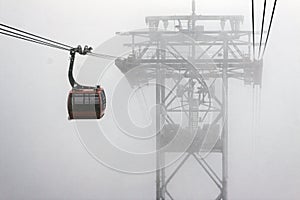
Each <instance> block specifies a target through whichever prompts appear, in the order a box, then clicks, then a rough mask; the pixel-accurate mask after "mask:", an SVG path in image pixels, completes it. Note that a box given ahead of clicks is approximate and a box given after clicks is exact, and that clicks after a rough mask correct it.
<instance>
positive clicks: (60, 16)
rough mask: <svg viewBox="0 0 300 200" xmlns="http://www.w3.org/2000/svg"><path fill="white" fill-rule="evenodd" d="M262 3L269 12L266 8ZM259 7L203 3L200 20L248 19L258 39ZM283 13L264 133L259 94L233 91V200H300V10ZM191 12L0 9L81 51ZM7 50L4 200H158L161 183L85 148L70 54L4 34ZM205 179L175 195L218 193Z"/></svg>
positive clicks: (181, 185) (173, 2)
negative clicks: (71, 109)
mask: <svg viewBox="0 0 300 200" xmlns="http://www.w3.org/2000/svg"><path fill="white" fill-rule="evenodd" d="M256 2H257V4H256V6H257V11H262V5H263V0H259V1H258V0H257V1H256ZM272 2H273V1H272ZM258 4H259V5H258ZM269 4H270V5H271V2H270V3H269ZM250 5H251V4H250V0H249V1H248V0H226V1H224V0H210V1H204V0H198V1H197V13H198V14H203V15H206V14H207V15H210V14H211V15H219V14H220V15H223V14H224V15H229V14H234V15H244V16H245V22H244V25H243V29H244V30H250V18H249V16H250ZM270 5H269V6H270ZM277 8H278V9H277V11H276V15H275V19H274V24H273V29H272V33H271V36H270V41H269V46H268V49H267V52H266V55H265V58H264V73H263V88H262V90H261V101H260V108H261V110H260V112H255V113H256V116H255V118H256V123H255V124H253V118H254V117H253V115H254V112H253V111H254V110H255V109H253V96H252V94H253V91H252V89H251V88H250V87H245V86H244V85H243V83H241V82H238V81H231V82H230V90H229V93H230V97H229V99H230V103H229V123H230V124H229V130H230V131H229V134H230V139H229V144H230V148H229V154H230V157H229V197H230V199H233V200H241V199H242V200H286V199H289V200H297V199H299V194H300V192H299V187H300V111H299V110H300V107H299V105H298V102H300V90H299V87H300V80H299V77H300V64H299V63H300V55H299V52H300V37H299V35H300V13H299V11H300V2H299V1H296V0H285V1H278V7H277ZM190 12H191V3H190V1H187V0H127V1H124V0H110V1H99V0H98V1H96V0H85V1H77V0H76V1H74V0H73V1H72V0H43V1H38V0H24V1H18V0H0V19H1V22H3V23H6V24H9V25H12V26H16V27H19V28H22V29H25V30H28V31H31V32H33V33H37V34H40V35H42V36H45V37H49V38H53V39H55V40H58V41H62V42H64V43H67V44H70V45H74V46H75V45H78V44H82V45H85V44H88V45H91V46H94V47H97V46H99V45H100V44H101V43H103V42H104V41H107V40H108V39H110V38H112V37H113V36H114V35H115V32H118V31H126V30H133V29H140V28H145V20H144V18H145V16H148V15H174V14H177V15H179V14H190ZM267 13H268V14H270V9H268V12H267ZM257 22H259V23H260V20H258V21H257ZM0 44H1V49H0V55H1V56H0V58H1V64H0V91H1V92H2V94H1V95H0V96H1V100H0V102H1V103H0V110H1V114H0V199H1V200H2V199H3V200H7V199H16V200H18V199H20V200H23V199H24V200H25V199H26V200H27V199H30V200H31V199H49V200H50V199H51V200H52V199H57V200H60V199H78V200H84V199H91V200H94V199H114V200H115V199H117V200H118V199H128V200H133V199H136V200H138V199H149V200H150V199H154V194H155V193H154V190H155V179H154V178H155V177H154V174H145V175H128V174H122V173H119V172H116V171H114V170H111V169H109V168H107V167H105V166H103V165H101V164H99V163H98V162H97V161H96V160H95V159H93V158H92V157H91V156H90V155H89V154H88V153H87V151H86V150H85V148H84V147H83V145H82V144H81V143H80V140H79V138H78V136H77V133H76V130H75V125H74V123H73V122H70V121H68V120H67V112H66V98H67V94H68V92H69V90H70V86H69V83H68V79H67V68H68V61H69V60H68V57H69V55H68V53H66V52H63V51H58V50H55V49H49V48H45V47H42V46H38V45H34V44H31V43H27V42H23V41H19V40H15V39H11V38H7V37H4V36H1V35H0ZM100 53H101V52H100ZM84 59H85V58H80V59H78V62H77V63H76V65H77V66H80V65H82V64H83V63H84V61H85V60H84ZM77 70H78V69H77ZM111 81H114V80H111ZM107 93H108V96H110V95H111V94H109V91H107ZM257 102H259V101H258V100H257ZM120 103H122V102H120ZM201 175H202V172H199V171H198V168H197V169H196V167H194V166H193V165H192V163H191V165H190V167H186V170H185V171H182V172H181V173H180V174H179V175H178V177H177V181H178V182H177V185H176V184H173V185H171V186H170V187H171V188H172V190H173V191H175V193H176V194H178V195H179V196H180V195H181V198H182V199H184V197H183V196H182V195H184V194H187V196H185V198H187V199H195V198H193V197H194V196H195V195H199V194H202V192H203V190H208V191H210V189H209V186H211V185H212V184H211V185H209V186H206V185H205V181H204V180H207V179H203V180H202V179H201ZM195 177H199V178H198V180H196V181H195ZM201 189H202V190H201ZM211 192H214V190H212V191H211Z"/></svg>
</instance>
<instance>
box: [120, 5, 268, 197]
mask: <svg viewBox="0 0 300 200" xmlns="http://www.w3.org/2000/svg"><path fill="white" fill-rule="evenodd" d="M243 20H244V18H243V16H205V15H196V13H195V2H193V12H192V15H187V16H152V17H146V23H147V25H148V29H147V30H143V31H133V32H124V33H118V34H119V35H123V36H130V37H131V38H132V42H131V43H128V44H124V45H127V46H129V47H132V53H131V54H130V56H129V57H128V58H127V59H117V60H116V65H117V67H118V68H119V69H120V70H121V71H122V72H123V73H124V74H125V75H126V76H127V78H128V81H129V82H130V83H132V85H133V87H134V85H139V84H144V83H146V82H148V81H150V80H155V81H156V104H157V105H160V107H161V109H158V110H157V113H156V128H157V135H156V148H157V160H156V169H157V170H156V199H157V200H164V199H176V196H174V195H173V194H172V191H169V190H168V184H169V183H170V182H171V181H173V178H174V177H175V176H176V174H177V173H178V171H179V170H180V169H181V168H182V166H183V165H184V164H185V163H186V161H187V160H188V159H192V158H193V159H195V160H196V162H197V163H198V164H199V167H200V169H201V168H202V170H204V171H205V172H206V173H207V175H208V176H209V177H210V179H211V181H213V182H214V183H215V186H216V187H217V188H218V189H219V193H218V194H216V195H215V199H216V200H221V199H222V200H227V199H228V195H227V188H228V187H227V186H228V183H227V181H228V135H229V132H228V120H227V119H228V87H229V82H228V81H229V79H238V80H241V81H244V83H245V84H247V85H253V86H259V87H260V86H261V75H262V67H263V64H262V61H256V60H254V56H253V52H252V48H251V46H252V45H253V43H252V31H243V30H241V25H242V23H243ZM202 22H208V23H217V24H218V28H217V29H216V27H214V28H215V29H214V30H206V26H204V25H202ZM171 25H173V26H174V30H169V26H171ZM161 26H162V28H160V27H161ZM139 38H143V40H140V39H139ZM130 74H131V75H130ZM132 74H133V75H132ZM217 83H218V84H217ZM166 86H167V87H166ZM166 88H171V89H169V90H167V89H166ZM176 101H179V102H181V104H180V105H175V102H176ZM176 114H179V115H184V116H185V118H186V120H181V121H180V122H178V119H179V118H180V117H178V116H176ZM209 116H211V117H209ZM207 118H210V120H208V119H207ZM183 121H186V122H187V123H184V122H183ZM181 122H182V123H181ZM161 126H163V127H161ZM169 143H172V144H171V145H168V144H169ZM189 144H190V145H189ZM186 146H188V147H187V148H185V147H186ZM164 147H165V148H164ZM162 148H163V149H164V150H163V151H159V150H160V149H162ZM168 153H182V154H183V157H182V160H180V162H179V164H178V166H177V167H176V168H175V170H174V171H171V172H168V173H167V170H168V168H166V167H164V162H165V159H166V157H167V156H168ZM205 153H206V154H208V153H211V154H219V155H221V156H219V158H220V159H221V160H220V165H221V167H220V169H221V172H218V171H216V170H215V169H213V167H212V166H211V165H210V164H209V163H208V162H207V161H206V158H205V156H202V155H205ZM167 174H169V176H167ZM178 184H180V183H178ZM199 198H200V197H199Z"/></svg>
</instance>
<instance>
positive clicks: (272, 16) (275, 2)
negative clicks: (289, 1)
mask: <svg viewBox="0 0 300 200" xmlns="http://www.w3.org/2000/svg"><path fill="white" fill-rule="evenodd" d="M276 4H277V0H275V1H274V5H273V10H272V15H271V20H270V24H269V29H268V34H267V38H266V42H265V46H264V51H263V54H262V57H263V56H264V54H265V51H266V48H267V44H268V41H269V36H270V32H271V27H272V24H273V18H274V13H275V9H276Z"/></svg>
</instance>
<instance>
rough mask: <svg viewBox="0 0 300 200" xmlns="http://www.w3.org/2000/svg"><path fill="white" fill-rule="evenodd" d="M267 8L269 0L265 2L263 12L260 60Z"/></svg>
mask: <svg viewBox="0 0 300 200" xmlns="http://www.w3.org/2000/svg"><path fill="white" fill-rule="evenodd" d="M266 7H267V0H265V1H264V11H263V18H262V24H261V32H260V41H259V51H258V59H259V58H260V53H261V46H262V39H263V33H264V26H265V16H266Z"/></svg>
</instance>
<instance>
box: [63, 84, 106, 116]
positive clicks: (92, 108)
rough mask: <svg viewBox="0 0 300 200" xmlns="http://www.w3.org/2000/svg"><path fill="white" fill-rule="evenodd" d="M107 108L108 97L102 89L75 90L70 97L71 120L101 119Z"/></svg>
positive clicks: (69, 111)
mask: <svg viewBox="0 0 300 200" xmlns="http://www.w3.org/2000/svg"><path fill="white" fill-rule="evenodd" d="M105 108H106V96H105V92H104V90H103V89H102V88H101V87H99V86H98V87H96V88H73V89H72V90H71V91H70V93H69V96H68V113H69V119H70V120H72V119H101V118H102V117H103V115H104V111H105Z"/></svg>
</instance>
